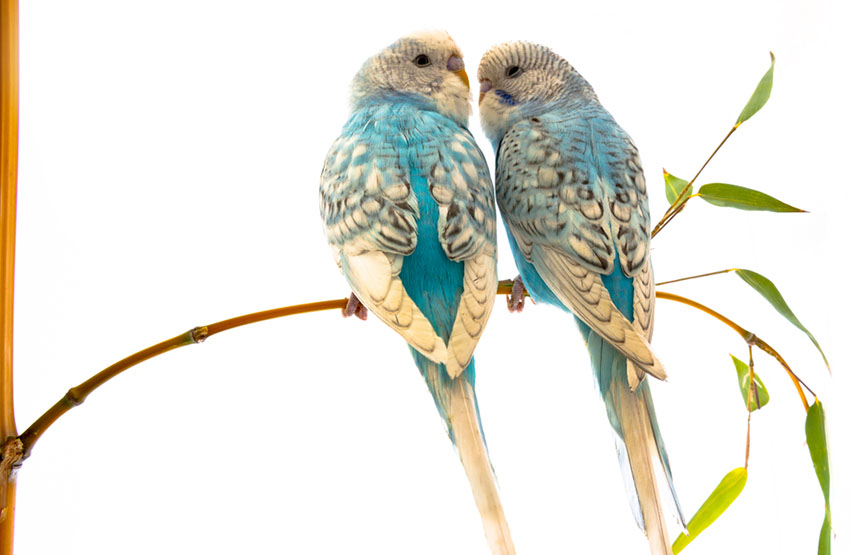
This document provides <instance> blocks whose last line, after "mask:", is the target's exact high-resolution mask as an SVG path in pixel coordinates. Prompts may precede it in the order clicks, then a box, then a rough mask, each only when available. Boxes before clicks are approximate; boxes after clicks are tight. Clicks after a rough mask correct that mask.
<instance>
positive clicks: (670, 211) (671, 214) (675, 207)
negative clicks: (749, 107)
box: [652, 123, 741, 237]
mask: <svg viewBox="0 0 850 555" xmlns="http://www.w3.org/2000/svg"><path fill="white" fill-rule="evenodd" d="M740 125H741V124H740V123H736V124H735V127H733V128H732V129H731V130H730V131H729V133H727V134H726V136H725V137H723V140H722V141H720V144H719V145H717V148H715V149H714V152H712V153H711V156H709V157H708V160H706V161H705V163H704V164H703V165H702V167H701V168H700V169H699V171H698V172H697V174H696V175H695V176H694V177H693V179H691V180H690V181H689V182H688V185H687V187H685V188H683V189H682V191H681V192H680V193H679V195H678V196H677V197H676V200H674V201H673V203H672V204H671V205H670V207H669V208H667V211H666V212H665V213H664V215H663V216H661V220H659V221H658V223H657V224H655V227H654V228H653V230H652V237H655V236H656V235H658V233H659V232H660V231H661V230H662V229H664V227H665V226H666V225H667V224H668V223H670V220H672V219H673V218H675V217H676V215H677V214H678V213H679V212H681V211H682V210H684V208H685V205H686V204H687V203H688V200H689V199H690V198H691V197H688V198H684V196H685V193H687V192H688V191H689V190H690V189H691V187H692V186H693V184H694V182H695V181H696V180H697V178H698V177H699V175H700V174H701V173H702V170H704V169H705V167H706V166H707V165H708V163H709V162H711V159H712V158H714V155H715V154H717V152H718V151H719V150H720V148H721V147H722V146H723V145H724V144H726V141H727V140H728V139H729V137H731V136H732V133H734V132H735V130H736V129H738V126H740ZM692 196H693V195H692ZM683 199H684V200H683ZM680 200H681V201H682V202H681V203H679V201H680Z"/></svg>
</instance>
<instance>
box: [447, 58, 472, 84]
mask: <svg viewBox="0 0 850 555" xmlns="http://www.w3.org/2000/svg"><path fill="white" fill-rule="evenodd" d="M446 67H447V68H448V70H449V71H452V72H454V73H457V76H458V77H460V80H461V81H463V84H464V85H466V88H467V89H468V88H469V76H468V75H467V74H466V70H465V69H463V58H461V57H460V56H450V57H449V63H448V65H447V66H446Z"/></svg>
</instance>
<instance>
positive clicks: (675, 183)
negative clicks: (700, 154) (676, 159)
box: [664, 170, 694, 204]
mask: <svg viewBox="0 0 850 555" xmlns="http://www.w3.org/2000/svg"><path fill="white" fill-rule="evenodd" d="M687 186H688V182H687V181H685V180H684V179H681V178H678V177H676V176H675V175H673V174H672V173H668V172H667V170H664V194H665V195H667V202H669V203H670V204H673V203H674V202H676V199H677V198H679V193H681V192H682V190H684V188H685V187H687ZM693 190H694V188H693V186H691V187H689V188H688V192H687V193H685V195H684V196H683V197H682V200H685V199H686V198H687V197H688V196H689V195H690V194H691V193H692V192H693Z"/></svg>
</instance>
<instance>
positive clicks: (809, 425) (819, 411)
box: [806, 399, 829, 507]
mask: <svg viewBox="0 0 850 555" xmlns="http://www.w3.org/2000/svg"><path fill="white" fill-rule="evenodd" d="M806 443H808V445H809V453H810V454H811V455H812V464H814V466H815V474H817V475H818V482H820V489H821V490H822V491H823V498H824V500H825V501H826V504H827V507H828V506H829V456H828V453H827V448H826V423H825V420H824V414H823V404H821V402H820V400H818V399H815V402H814V404H813V405H812V406H811V407H809V412H808V413H807V414H806Z"/></svg>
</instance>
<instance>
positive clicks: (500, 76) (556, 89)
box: [478, 42, 596, 140]
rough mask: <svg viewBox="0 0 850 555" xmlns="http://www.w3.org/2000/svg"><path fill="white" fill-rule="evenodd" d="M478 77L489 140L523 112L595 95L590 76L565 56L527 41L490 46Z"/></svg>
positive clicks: (522, 115) (526, 112)
mask: <svg viewBox="0 0 850 555" xmlns="http://www.w3.org/2000/svg"><path fill="white" fill-rule="evenodd" d="M478 81H479V84H480V87H481V89H480V90H481V95H480V96H479V100H478V104H479V107H480V108H479V109H480V111H481V123H482V126H483V127H484V131H485V133H487V135H488V137H490V139H491V140H494V137H500V136H501V135H502V134H503V133H504V132H505V130H506V129H507V127H508V126H510V125H511V123H513V121H515V120H516V119H518V118H519V117H527V116H533V115H538V114H541V113H544V112H546V111H548V110H551V109H553V108H555V107H557V106H560V105H566V104H569V103H570V102H572V101H581V100H590V99H593V100H595V99H596V95H595V94H594V92H593V89H592V88H591V87H590V85H589V84H588V83H587V81H585V80H584V78H583V77H582V76H581V75H579V73H578V72H577V71H576V70H575V69H573V66H571V65H570V64H569V63H568V62H567V61H566V60H565V59H563V58H561V57H560V56H558V55H557V54H555V53H554V52H552V50H550V49H549V48H547V47H545V46H541V45H539V44H532V43H529V42H507V43H504V44H499V45H497V46H494V47H493V48H491V49H490V50H488V51H487V52H486V53H485V54H484V56H483V57H482V58H481V63H480V64H479V66H478Z"/></svg>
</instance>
